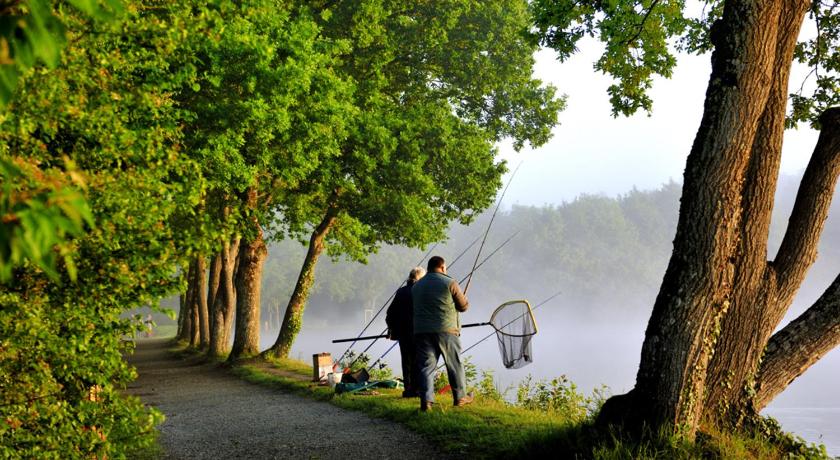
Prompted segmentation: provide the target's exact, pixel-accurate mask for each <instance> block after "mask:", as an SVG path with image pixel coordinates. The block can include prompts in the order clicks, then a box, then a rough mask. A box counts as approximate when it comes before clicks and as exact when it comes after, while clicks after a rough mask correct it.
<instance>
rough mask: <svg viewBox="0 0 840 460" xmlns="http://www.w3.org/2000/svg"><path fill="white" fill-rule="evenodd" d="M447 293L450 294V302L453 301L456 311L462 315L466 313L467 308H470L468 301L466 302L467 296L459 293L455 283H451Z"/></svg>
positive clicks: (459, 290)
mask: <svg viewBox="0 0 840 460" xmlns="http://www.w3.org/2000/svg"><path fill="white" fill-rule="evenodd" d="M449 292H450V293H452V300H454V301H455V309H456V310H458V311H459V312H461V313H463V312H465V311H467V308H470V301H469V300H467V296H465V295H464V293H463V292H461V286H459V285H458V282H457V281H452V283H450V284H449Z"/></svg>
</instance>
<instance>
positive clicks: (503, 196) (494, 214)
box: [464, 161, 522, 295]
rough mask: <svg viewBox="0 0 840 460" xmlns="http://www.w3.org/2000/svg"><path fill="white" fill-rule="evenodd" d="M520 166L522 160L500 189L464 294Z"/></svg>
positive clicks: (468, 287)
mask: <svg viewBox="0 0 840 460" xmlns="http://www.w3.org/2000/svg"><path fill="white" fill-rule="evenodd" d="M520 166H522V162H521V161H520V162H519V165H518V166H517V167H516V169H514V170H513V174H511V175H510V179H508V183H507V185H505V189H504V190H502V195H501V196H500V197H499V202H498V203H496V209H494V210H493V215H492V216H490V223H488V224H487V229H486V230H485V231H484V238H483V239H482V240H481V246H479V247H478V252H477V253H476V254H475V262H473V268H472V270H470V277H469V279H468V280H467V285H466V286H465V287H464V295H466V294H467V291H468V290H469V289H470V283H471V282H472V274H473V273H475V268H476V264H478V258H479V257H481V250H482V249H484V243H485V242H486V241H487V235H488V234H489V233H490V227H492V226H493V221H494V220H496V213H498V212H499V208H500V207H501V206H502V201H503V200H504V199H505V194H506V193H507V191H508V187H510V184H511V182H513V178H514V177H516V173H517V172H518V171H519V167H520Z"/></svg>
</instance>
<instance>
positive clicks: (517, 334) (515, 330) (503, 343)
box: [490, 300, 537, 369]
mask: <svg viewBox="0 0 840 460" xmlns="http://www.w3.org/2000/svg"><path fill="white" fill-rule="evenodd" d="M490 324H491V325H492V326H493V328H494V329H496V338H497V339H498V340H499V351H501V353H502V362H503V363H504V365H505V367H506V368H508V369H519V368H520V367H523V366H525V365H527V364H528V363H531V362H533V360H534V358H533V354H532V353H531V338H532V337H534V335H535V334H536V333H537V322H536V320H535V319H534V314H533V312H531V305H530V304H529V303H528V301H527V300H512V301H510V302H506V303H503V304H502V305H501V306H499V308H497V309H496V311H494V312H493V316H491V317H490Z"/></svg>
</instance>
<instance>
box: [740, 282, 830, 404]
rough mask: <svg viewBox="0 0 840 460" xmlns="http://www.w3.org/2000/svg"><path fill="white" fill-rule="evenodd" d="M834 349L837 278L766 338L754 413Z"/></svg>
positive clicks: (757, 378) (757, 380)
mask: <svg viewBox="0 0 840 460" xmlns="http://www.w3.org/2000/svg"><path fill="white" fill-rule="evenodd" d="M837 345H840V275H838V276H837V278H835V279H834V282H833V283H831V285H830V286H829V287H828V289H826V291H825V292H824V293H823V295H822V296H820V298H819V299H817V301H816V302H815V303H814V305H813V306H811V308H809V309H808V310H806V311H805V312H804V313H803V314H802V315H800V316H799V317H798V318H796V319H795V320H793V321H791V322H790V324H788V325H787V326H785V327H784V328H783V329H782V330H780V331H778V332H776V333H775V334H773V336H772V337H771V338H770V342H769V343H768V344H767V349H766V351H765V356H764V360H763V361H762V365H761V368H760V369H759V372H758V376H757V377H756V384H757V385H756V396H755V401H754V403H755V408H756V410H757V411H760V410H761V409H763V408H764V407H765V406H767V404H769V403H770V401H772V400H773V398H775V397H776V396H777V395H778V394H779V393H781V392H782V391H783V390H784V389H785V388H787V386H788V385H789V384H790V382H792V381H793V380H794V379H795V378H796V377H798V376H800V375H802V373H803V372H805V371H806V370H807V369H808V368H809V367H811V365H813V364H814V363H816V362H817V361H819V360H820V358H822V357H823V356H825V354H826V353H828V352H829V351H831V350H832V349H834V348H835V347H836V346H837Z"/></svg>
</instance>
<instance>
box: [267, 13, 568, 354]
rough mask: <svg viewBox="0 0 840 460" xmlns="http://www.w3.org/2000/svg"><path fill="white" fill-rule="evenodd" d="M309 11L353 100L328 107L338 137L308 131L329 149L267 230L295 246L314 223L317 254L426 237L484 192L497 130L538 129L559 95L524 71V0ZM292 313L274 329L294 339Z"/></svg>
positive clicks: (536, 137) (462, 214) (493, 180)
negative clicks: (337, 47)
mask: <svg viewBox="0 0 840 460" xmlns="http://www.w3.org/2000/svg"><path fill="white" fill-rule="evenodd" d="M313 9H314V11H313V13H314V14H313V16H314V17H315V18H316V20H317V22H318V26H319V28H320V31H321V34H322V36H323V37H324V39H325V40H326V41H327V42H330V43H337V44H344V45H345V46H346V47H347V48H346V49H345V50H342V52H341V53H339V54H336V55H335V61H334V63H333V64H331V69H332V70H333V71H334V72H335V76H336V78H338V79H339V81H341V82H344V83H345V84H347V85H348V87H349V88H351V90H352V91H350V92H349V93H348V95H349V96H350V97H349V99H348V101H349V103H350V104H351V107H350V108H348V109H347V110H342V111H341V112H340V113H339V115H340V116H342V117H344V118H343V122H344V124H343V125H340V126H342V127H344V128H345V129H344V131H342V132H341V133H338V134H341V136H336V133H334V132H326V133H324V134H323V135H322V134H320V133H319V136H320V139H322V142H324V143H329V146H330V151H331V152H332V150H333V149H335V152H334V154H333V155H329V156H328V155H323V156H320V155H319V156H317V160H316V161H318V164H317V168H313V169H312V170H311V171H309V172H308V173H307V174H306V175H305V180H299V181H297V182H295V181H288V182H287V183H286V185H287V186H286V187H284V188H283V189H281V190H279V191H278V193H276V194H274V195H273V196H274V197H275V199H276V201H275V202H273V203H272V210H273V211H275V212H279V214H280V215H282V217H283V222H282V225H278V226H277V228H273V229H272V230H273V231H274V235H275V238H280V237H284V236H289V237H292V238H294V239H297V240H299V241H302V242H303V243H304V244H306V242H307V241H308V240H309V238H310V235H312V234H313V232H314V230H315V229H321V230H319V231H320V232H328V233H326V240H325V242H324V248H325V249H326V252H327V254H329V255H330V256H332V257H333V259H337V258H339V257H341V256H346V257H347V258H348V259H351V260H356V261H366V260H367V257H368V256H369V255H370V254H372V253H375V252H376V251H377V250H378V249H379V247H380V246H381V245H383V244H394V245H404V246H408V247H424V246H426V245H428V244H430V243H432V242H435V241H439V240H441V239H443V238H444V237H445V234H446V230H447V228H448V226H449V224H450V222H451V221H453V220H458V221H459V222H461V223H468V222H470V221H471V220H472V219H473V218H474V217H475V215H476V214H477V213H479V212H481V211H482V210H483V209H485V208H487V207H488V206H489V205H490V204H491V203H492V200H493V198H494V197H495V194H496V191H497V190H498V188H499V187H500V185H501V182H500V179H501V176H502V174H503V173H504V172H505V171H506V166H505V164H504V163H503V162H501V163H497V162H496V153H497V152H496V149H495V147H494V144H495V142H496V141H498V140H500V139H503V138H511V139H512V140H513V143H514V147H515V148H516V149H520V148H522V147H523V146H524V143H525V142H526V141H527V142H530V144H531V145H533V146H539V145H542V144H543V143H545V142H546V141H547V140H548V138H549V136H550V131H551V127H552V126H554V125H555V124H556V122H557V112H558V111H559V110H560V109H562V107H563V101H562V100H560V99H557V98H555V90H554V88H553V87H550V86H543V85H542V83H541V82H540V81H538V80H534V79H533V78H532V77H531V73H532V69H533V64H534V60H533V53H534V52H535V51H536V50H537V44H536V43H535V42H534V40H532V39H531V38H530V37H529V35H528V28H529V24H530V20H529V16H528V10H527V3H526V2H525V1H523V0H493V1H483V2H474V1H470V0H447V1H436V2H427V1H411V2H405V1H394V0H364V1H361V2H359V1H337V2H329V3H326V4H322V3H317V4H316V6H315V7H313ZM311 161H312V160H310V162H311ZM318 236H321V235H318ZM318 244H319V248H318V249H319V253H320V249H321V247H320V243H318ZM313 263H314V261H313ZM303 273H304V274H309V273H310V272H303ZM310 279H311V278H310ZM306 287H307V288H308V286H306ZM298 294H299V296H300V297H301V299H297V298H296V299H294V302H306V297H307V296H308V290H307V289H303V290H301V291H300V292H299V293H298ZM299 324H300V323H299V322H296V323H294V324H287V326H288V327H286V328H284V329H283V330H281V333H280V337H281V338H282V340H284V341H287V342H288V341H291V340H293V339H294V337H295V335H296V333H297V330H298V328H299ZM291 346H292V344H291V343H278V344H277V347H276V348H277V349H280V350H283V349H285V350H288V349H290V348H291Z"/></svg>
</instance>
